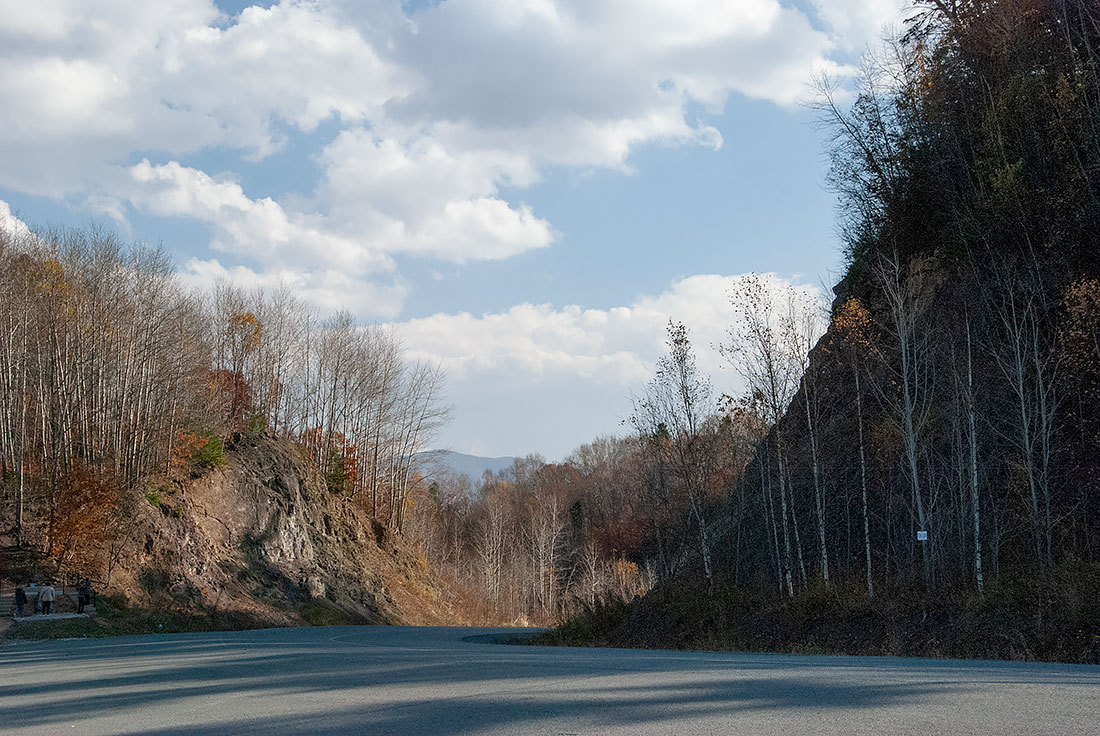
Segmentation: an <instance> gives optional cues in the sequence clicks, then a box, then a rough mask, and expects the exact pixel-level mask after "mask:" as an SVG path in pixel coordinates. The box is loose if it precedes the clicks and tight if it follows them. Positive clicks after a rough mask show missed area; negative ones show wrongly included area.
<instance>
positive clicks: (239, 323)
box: [229, 312, 264, 353]
mask: <svg viewBox="0 0 1100 736" xmlns="http://www.w3.org/2000/svg"><path fill="white" fill-rule="evenodd" d="M229 324H230V325H231V326H232V327H233V328H234V331H235V332H236V333H237V335H238V337H239V338H240V341H241V342H240V345H241V348H242V349H243V350H244V351H245V352H246V353H250V352H252V351H253V350H255V349H256V348H258V347H260V341H261V338H262V337H263V334H264V326H263V323H262V322H260V318H259V317H257V316H256V315H254V314H253V313H252V312H233V313H232V314H231V315H229Z"/></svg>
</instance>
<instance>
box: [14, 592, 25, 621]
mask: <svg viewBox="0 0 1100 736" xmlns="http://www.w3.org/2000/svg"><path fill="white" fill-rule="evenodd" d="M26 605H27V591H25V590H23V586H19V587H18V588H16V589H15V610H16V614H15V615H16V616H18V617H19V618H23V608H24V606H26Z"/></svg>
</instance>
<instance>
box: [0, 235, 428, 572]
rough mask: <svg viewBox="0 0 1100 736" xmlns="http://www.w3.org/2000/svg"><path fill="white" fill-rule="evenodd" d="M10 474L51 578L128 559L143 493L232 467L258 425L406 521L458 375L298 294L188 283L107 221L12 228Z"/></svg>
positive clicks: (6, 321) (2, 274)
mask: <svg viewBox="0 0 1100 736" xmlns="http://www.w3.org/2000/svg"><path fill="white" fill-rule="evenodd" d="M0 324H2V325H3V328H2V330H0V333H2V336H0V366H2V369H0V472H2V479H3V508H2V514H3V519H4V527H5V531H6V532H7V535H6V536H8V537H9V538H10V540H11V541H12V544H13V547H14V548H16V549H20V548H25V549H31V550H36V551H39V552H41V553H42V554H43V555H44V556H45V558H47V559H48V560H49V561H50V565H48V566H47V572H48V573H50V574H54V575H58V574H64V573H65V572H67V571H68V570H69V569H80V570H83V571H85V572H86V573H89V574H91V573H93V572H94V573H95V574H96V577H97V579H106V578H107V575H106V572H105V571H106V570H107V569H108V568H109V566H110V564H111V563H112V561H113V560H115V559H117V557H118V555H119V554H120V553H121V551H122V547H123V545H124V544H125V543H126V542H127V541H128V540H127V528H128V525H129V520H130V519H131V518H132V514H133V512H134V505H135V504H144V503H149V504H151V505H154V506H156V505H157V504H156V503H155V500H156V499H157V497H158V495H159V494H161V493H164V492H172V493H174V492H175V491H176V490H177V489H178V488H179V487H180V486H181V484H183V483H185V482H186V481H188V480H189V479H191V478H193V477H196V476H199V475H201V474H202V473H203V472H206V471H209V470H211V469H213V468H216V467H218V466H219V465H222V464H224V462H225V453H226V452H227V447H228V446H229V445H231V443H232V442H233V441H234V439H235V438H239V437H240V436H241V435H242V433H243V434H247V435H265V434H266V435H269V436H272V437H278V438H283V439H286V440H288V441H290V442H291V443H293V444H294V445H295V446H296V447H298V448H299V450H300V453H301V455H302V456H303V457H304V458H307V460H308V463H309V464H310V465H312V466H313V467H315V468H316V470H317V472H319V473H321V474H322V475H323V476H324V478H325V480H326V482H327V485H328V487H329V489H330V490H331V491H332V492H333V493H334V494H339V495H340V496H341V497H343V498H344V499H345V500H346V501H348V502H349V503H353V504H357V505H359V506H360V507H361V508H363V509H364V510H365V511H366V512H367V513H369V514H370V516H371V517H372V518H373V519H375V520H376V521H378V522H379V523H381V524H383V525H385V526H386V527H387V528H388V529H390V530H392V531H394V532H400V531H401V529H402V527H403V526H404V525H405V523H406V519H405V512H406V509H407V508H408V504H407V500H408V498H409V496H410V493H411V488H412V486H413V485H414V483H415V482H416V481H417V477H416V476H415V468H414V462H415V453H416V451H418V450H420V449H422V445H423V443H424V442H425V441H426V440H427V438H429V437H430V436H431V435H432V432H433V431H434V430H435V429H436V428H438V426H439V425H440V423H441V422H442V421H445V419H446V417H447V407H446V406H445V404H444V403H443V396H442V391H443V378H444V377H443V373H442V371H441V369H440V368H439V367H438V366H435V365H428V364H422V363H414V362H410V361H408V360H407V359H406V358H405V357H404V355H403V351H402V348H401V345H400V343H399V341H398V340H397V339H396V337H395V336H394V335H393V334H391V333H390V332H388V331H386V330H383V329H380V328H375V327H360V326H357V325H356V324H355V323H354V321H353V319H352V317H351V316H350V315H349V314H346V313H340V314H335V315H333V316H331V317H327V318H322V317H321V316H319V315H318V314H317V313H316V312H315V311H314V310H313V309H311V308H309V307H308V306H307V305H306V304H305V303H304V302H302V301H301V300H299V299H298V298H297V297H295V296H294V295H293V293H291V291H290V290H289V289H281V290H278V291H276V292H274V293H264V292H263V291H262V290H257V291H247V290H244V289H241V288H237V287H235V286H232V285H229V284H221V285H218V286H217V287H216V288H214V289H213V291H212V292H211V293H203V292H198V291H195V290H189V289H187V288H185V286H184V285H183V284H182V283H181V281H180V279H179V278H178V276H177V275H176V274H175V271H174V267H173V265H172V263H171V262H170V260H169V259H168V258H167V257H166V256H165V255H164V254H163V253H162V252H160V251H157V250H155V249H151V248H148V247H146V246H143V245H126V244H123V243H122V242H121V241H120V240H119V239H118V238H117V236H115V235H114V234H113V233H110V232H107V231H103V230H99V229H94V228H93V229H90V230H55V231H48V232H44V233H39V234H31V233H23V234H17V233H3V234H0Z"/></svg>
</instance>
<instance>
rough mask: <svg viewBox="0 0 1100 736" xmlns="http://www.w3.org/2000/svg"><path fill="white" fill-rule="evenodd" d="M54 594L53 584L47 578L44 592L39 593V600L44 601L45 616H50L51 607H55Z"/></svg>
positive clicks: (43, 612) (43, 610) (43, 611)
mask: <svg viewBox="0 0 1100 736" xmlns="http://www.w3.org/2000/svg"><path fill="white" fill-rule="evenodd" d="M53 596H54V589H53V584H51V583H50V581H49V580H47V581H46V584H45V585H44V586H43V587H42V592H41V593H39V594H38V600H40V601H42V614H43V615H45V616H49V615H50V609H52V608H53Z"/></svg>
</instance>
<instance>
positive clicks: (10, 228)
mask: <svg viewBox="0 0 1100 736" xmlns="http://www.w3.org/2000/svg"><path fill="white" fill-rule="evenodd" d="M0 232H4V233H7V234H8V235H9V236H12V237H15V238H29V237H31V231H30V230H29V229H28V228H27V224H26V223H25V222H23V221H22V220H20V219H19V218H18V217H16V216H15V215H13V214H12V212H11V207H10V206H9V205H8V203H7V202H5V201H4V200H2V199H0Z"/></svg>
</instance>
